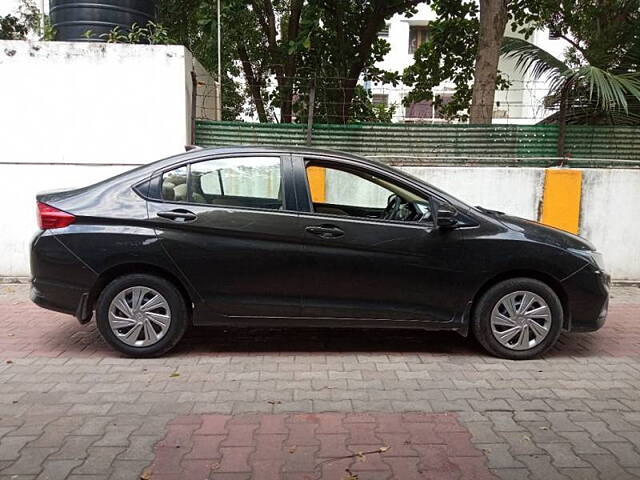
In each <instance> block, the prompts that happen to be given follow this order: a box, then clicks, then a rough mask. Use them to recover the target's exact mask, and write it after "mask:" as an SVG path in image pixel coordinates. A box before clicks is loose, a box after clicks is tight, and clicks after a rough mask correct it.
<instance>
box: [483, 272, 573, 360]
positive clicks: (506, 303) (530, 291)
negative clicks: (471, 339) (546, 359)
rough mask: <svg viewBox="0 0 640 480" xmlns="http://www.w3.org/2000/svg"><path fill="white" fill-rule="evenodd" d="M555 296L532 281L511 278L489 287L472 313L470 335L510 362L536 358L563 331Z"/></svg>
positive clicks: (559, 307)
mask: <svg viewBox="0 0 640 480" xmlns="http://www.w3.org/2000/svg"><path fill="white" fill-rule="evenodd" d="M563 315H564V313H563V310H562V304H561V302H560V299H559V298H558V296H557V295H556V293H555V292H554V291H553V290H552V289H551V288H550V287H549V286H548V285H546V284H545V283H543V282H540V281H539V280H534V279H532V278H514V279H510V280H506V281H503V282H500V283H498V284H496V285H494V286H493V287H491V288H490V289H489V290H488V291H487V292H485V294H484V295H483V296H482V297H481V298H480V300H479V302H478V304H477V305H476V308H475V309H474V318H473V333H474V335H475V337H476V338H477V339H478V341H479V342H480V344H481V345H482V346H483V347H484V348H485V349H486V350H487V351H488V352H489V353H491V354H493V355H496V356H498V357H502V358H509V359H513V360H526V359H530V358H534V357H537V356H539V355H541V354H542V353H544V352H546V351H547V350H548V349H549V348H551V347H552V346H553V345H554V344H555V343H556V341H557V340H558V337H559V336H560V332H561V330H562V323H563Z"/></svg>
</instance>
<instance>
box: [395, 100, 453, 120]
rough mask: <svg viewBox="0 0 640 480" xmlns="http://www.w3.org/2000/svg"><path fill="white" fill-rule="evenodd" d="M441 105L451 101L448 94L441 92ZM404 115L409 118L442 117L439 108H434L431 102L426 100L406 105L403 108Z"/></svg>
mask: <svg viewBox="0 0 640 480" xmlns="http://www.w3.org/2000/svg"><path fill="white" fill-rule="evenodd" d="M440 97H441V98H442V105H446V104H447V103H449V102H450V101H451V95H450V94H441V95H440ZM405 117H406V118H410V119H421V118H422V119H439V118H443V115H442V112H441V111H440V108H436V107H435V106H434V105H433V102H430V101H428V100H422V101H420V102H415V103H412V104H410V105H407V107H406V110H405Z"/></svg>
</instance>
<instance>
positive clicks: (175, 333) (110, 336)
mask: <svg viewBox="0 0 640 480" xmlns="http://www.w3.org/2000/svg"><path fill="white" fill-rule="evenodd" d="M136 286H142V287H147V288H151V289H153V290H155V291H156V292H157V293H160V294H161V295H162V296H163V297H164V298H165V300H166V301H167V303H168V305H169V308H170V310H171V322H170V324H169V328H168V330H167V332H166V333H165V335H164V336H163V337H162V338H161V339H160V340H159V341H158V342H157V343H155V344H153V345H149V346H145V347H138V346H130V345H127V344H126V343H124V342H122V341H121V340H119V339H118V338H117V336H116V335H115V334H114V332H113V331H112V330H111V327H110V325H109V306H110V305H111V302H112V300H113V299H114V298H115V297H116V295H118V294H119V293H120V292H122V291H123V290H126V289H127V288H131V287H136ZM96 323H97V325H98V330H99V331H100V334H101V335H102V338H104V339H105V340H106V341H107V343H109V345H111V346H112V347H113V348H114V349H115V350H117V351H119V352H121V353H124V354H125V355H127V356H130V357H138V358H148V357H158V356H160V355H163V354H165V353H167V352H168V351H169V350H171V349H172V348H173V347H175V346H176V345H177V343H178V342H179V341H180V339H181V338H182V336H183V335H184V333H185V331H186V330H187V327H188V325H189V313H188V310H187V307H186V304H185V300H184V297H183V296H182V294H181V293H180V291H179V290H178V289H177V288H176V286H175V285H174V284H173V283H171V282H169V281H167V280H165V279H164V278H160V277H156V276H153V275H147V274H132V275H124V276H122V277H118V278H116V279H115V280H113V281H112V282H111V283H109V284H108V285H107V286H106V287H105V288H104V289H103V290H102V293H101V294H100V296H99V297H98V301H97V302H96Z"/></svg>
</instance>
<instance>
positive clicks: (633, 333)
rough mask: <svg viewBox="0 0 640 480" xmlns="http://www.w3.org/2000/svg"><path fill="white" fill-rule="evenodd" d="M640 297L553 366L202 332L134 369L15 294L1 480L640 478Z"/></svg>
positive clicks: (419, 345) (363, 343) (6, 345)
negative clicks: (158, 357)
mask: <svg viewBox="0 0 640 480" xmlns="http://www.w3.org/2000/svg"><path fill="white" fill-rule="evenodd" d="M639 321H640V289H638V288H634V287H629V288H616V289H614V292H613V299H612V302H611V310H610V315H609V319H608V322H607V324H606V325H605V327H604V328H603V329H602V330H601V331H599V332H596V333H592V334H564V335H563V336H562V337H561V341H560V344H559V345H558V347H557V348H555V349H554V350H553V351H552V352H551V353H549V354H548V355H546V356H545V357H544V358H542V359H540V360H535V361H528V362H512V361H507V360H500V359H495V358H492V357H489V356H487V355H485V354H484V353H483V352H482V350H481V349H480V348H479V347H478V346H477V345H475V343H474V342H473V341H471V340H469V339H464V338H462V337H459V336H457V335H456V334H450V333H426V332H415V331H401V332H398V331H395V332H389V331H376V330H367V331H357V330H333V331H331V330H322V329H294V330H281V329H251V330H234V329H222V328H207V329H192V330H191V331H190V332H189V333H188V334H187V336H186V338H185V339H184V340H183V341H182V342H181V344H180V345H179V347H178V348H177V350H176V351H175V352H173V353H172V354H170V355H168V356H166V357H164V358H160V359H153V360H132V359H128V358H123V357H121V356H119V355H118V354H116V353H114V352H113V351H111V350H110V349H109V348H108V347H107V346H106V345H105V344H104V343H103V342H102V341H101V339H100V338H99V335H98V334H97V331H96V329H95V325H94V324H90V325H87V326H84V327H83V326H80V325H79V324H78V323H77V322H76V321H75V319H73V318H72V317H69V316H65V315H60V314H56V313H52V312H47V311H45V310H42V309H39V308H38V307H36V306H35V305H32V304H31V303H30V302H29V301H28V300H27V298H26V287H25V286H13V285H3V286H0V327H1V328H0V362H1V363H0V480H9V479H19V480H24V479H35V478H38V479H47V478H48V479H56V480H57V479H61V480H62V479H75V480H80V479H84V480H89V479H91V480H97V479H139V478H145V479H147V480H148V479H156V480H162V479H170V478H189V479H191V478H195V479H198V478H215V479H232V478H235V479H240V478H287V479H294V478H296V479H298V478H299V479H315V478H322V479H325V478H327V479H336V480H343V479H349V480H353V479H356V478H357V479H358V480H369V479H378V478H398V479H409V478H508V479H512V478H513V479H519V478H523V479H524V478H530V479H535V478H540V479H551V478H587V479H590V478H594V479H595V478H601V479H614V478H615V479H617V478H620V479H623V478H640V329H639V328H638V322H639Z"/></svg>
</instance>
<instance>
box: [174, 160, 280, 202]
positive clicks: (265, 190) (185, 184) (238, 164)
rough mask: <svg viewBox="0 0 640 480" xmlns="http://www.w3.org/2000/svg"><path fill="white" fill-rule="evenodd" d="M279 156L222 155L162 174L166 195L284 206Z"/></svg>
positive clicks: (178, 199) (179, 198)
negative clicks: (233, 156)
mask: <svg viewBox="0 0 640 480" xmlns="http://www.w3.org/2000/svg"><path fill="white" fill-rule="evenodd" d="M281 185H282V179H281V172H280V158H279V157H241V158H219V159H215V160H207V161H204V162H198V163H193V164H191V166H190V168H187V167H180V168H178V169H176V170H173V171H171V172H167V173H165V174H164V175H163V176H162V199H163V200H167V201H172V202H187V203H198V204H205V205H220V206H229V207H250V208H266V209H273V210H277V209H280V208H282V187H281Z"/></svg>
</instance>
